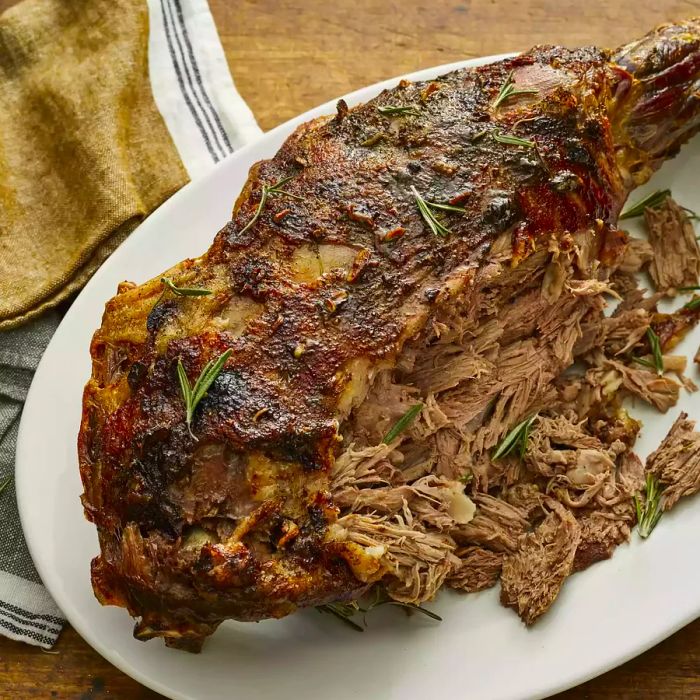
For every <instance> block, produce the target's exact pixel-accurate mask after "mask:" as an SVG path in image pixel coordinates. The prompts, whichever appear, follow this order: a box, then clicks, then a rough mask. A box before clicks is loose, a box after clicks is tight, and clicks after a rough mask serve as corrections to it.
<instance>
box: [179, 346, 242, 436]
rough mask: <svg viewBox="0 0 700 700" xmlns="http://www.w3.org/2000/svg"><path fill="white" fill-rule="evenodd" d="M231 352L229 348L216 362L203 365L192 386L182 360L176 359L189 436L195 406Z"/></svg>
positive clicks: (212, 361) (210, 361)
mask: <svg viewBox="0 0 700 700" xmlns="http://www.w3.org/2000/svg"><path fill="white" fill-rule="evenodd" d="M232 352H233V350H231V349H230V348H229V349H228V350H226V351H225V352H223V353H221V355H219V357H218V358H217V359H216V360H209V362H207V364H206V365H204V368H203V369H202V371H201V373H200V375H199V377H197V381H195V383H194V385H193V386H190V382H189V379H188V378H187V373H186V372H185V368H184V367H183V365H182V360H181V359H180V358H178V360H177V378H178V380H179V382H180V390H181V391H182V398H183V400H184V402H185V411H186V420H187V429H188V430H189V431H190V435H192V417H193V416H194V411H195V409H196V408H197V405H198V404H199V402H200V401H201V400H202V399H203V398H204V396H205V395H206V393H207V391H209V387H211V385H212V384H213V383H214V380H215V379H216V378H217V377H218V376H219V374H220V373H221V370H222V369H223V367H224V365H225V364H226V360H228V358H229V357H230V356H231V353H232ZM193 437H194V436H193Z"/></svg>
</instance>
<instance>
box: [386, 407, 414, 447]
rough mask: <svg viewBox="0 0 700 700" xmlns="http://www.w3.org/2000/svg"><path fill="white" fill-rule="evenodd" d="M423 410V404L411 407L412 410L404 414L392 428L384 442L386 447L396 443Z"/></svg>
mask: <svg viewBox="0 0 700 700" xmlns="http://www.w3.org/2000/svg"><path fill="white" fill-rule="evenodd" d="M422 410H423V404H422V403H417V404H416V405H415V406H411V408H409V409H408V411H406V413H404V414H403V415H402V416H401V418H399V419H398V420H397V421H396V423H394V425H392V426H391V429H390V430H389V432H388V433H387V434H386V435H385V436H384V439H383V440H382V442H383V443H384V444H385V445H389V444H390V443H392V442H394V440H396V438H397V437H398V436H399V435H401V433H402V432H403V431H404V430H406V428H408V426H409V425H411V423H413V421H414V420H415V419H416V416H417V415H418V414H419V413H420V412H421V411H422Z"/></svg>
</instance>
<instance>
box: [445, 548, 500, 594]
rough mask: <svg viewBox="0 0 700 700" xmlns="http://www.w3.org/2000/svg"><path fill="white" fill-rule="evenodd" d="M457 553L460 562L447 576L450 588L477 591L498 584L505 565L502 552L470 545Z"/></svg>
mask: <svg viewBox="0 0 700 700" xmlns="http://www.w3.org/2000/svg"><path fill="white" fill-rule="evenodd" d="M455 554H456V555H457V557H458V558H459V560H460V564H459V566H458V567H457V568H456V569H455V571H454V572H453V573H451V574H450V575H449V576H448V577H447V585H448V586H450V588H456V589H457V590H460V591H464V592H465V593H475V592H476V591H482V590H484V589H485V588H491V586H495V585H496V583H497V582H498V578H499V577H500V575H501V567H502V566H503V554H502V553H501V552H492V551H491V550H489V549H484V548H483V547H474V546H469V547H462V548H460V549H458V550H457V551H456V552H455Z"/></svg>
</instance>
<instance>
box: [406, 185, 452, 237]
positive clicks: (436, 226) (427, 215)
mask: <svg viewBox="0 0 700 700" xmlns="http://www.w3.org/2000/svg"><path fill="white" fill-rule="evenodd" d="M411 193H412V194H413V197H414V198H415V200H416V205H417V206H418V211H420V213H421V216H422V217H423V221H425V223H426V224H428V228H429V229H430V230H431V231H432V232H433V233H434V234H435V235H436V236H442V237H444V236H448V235H449V234H450V233H452V231H450V229H448V228H447V226H445V225H444V224H443V223H442V222H441V221H440V220H439V219H438V218H437V217H436V216H435V211H434V210H438V211H447V212H452V213H455V214H464V213H465V210H464V209H462V207H453V206H452V205H451V204H438V203H437V202H428V201H427V200H425V199H423V197H421V196H420V194H418V190H417V189H416V188H415V187H413V185H411Z"/></svg>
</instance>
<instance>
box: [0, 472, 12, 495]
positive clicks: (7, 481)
mask: <svg viewBox="0 0 700 700" xmlns="http://www.w3.org/2000/svg"><path fill="white" fill-rule="evenodd" d="M11 481H12V477H11V476H8V477H7V478H6V479H4V480H3V481H2V482H0V493H2V492H3V491H4V490H5V489H6V488H7V487H8V486H9V485H10V482H11Z"/></svg>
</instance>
